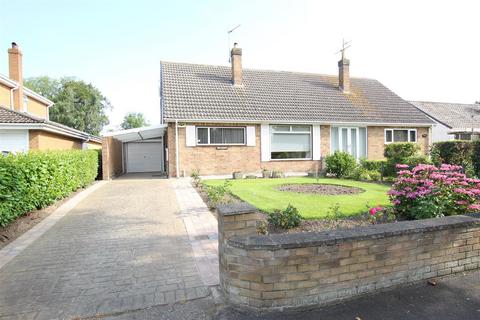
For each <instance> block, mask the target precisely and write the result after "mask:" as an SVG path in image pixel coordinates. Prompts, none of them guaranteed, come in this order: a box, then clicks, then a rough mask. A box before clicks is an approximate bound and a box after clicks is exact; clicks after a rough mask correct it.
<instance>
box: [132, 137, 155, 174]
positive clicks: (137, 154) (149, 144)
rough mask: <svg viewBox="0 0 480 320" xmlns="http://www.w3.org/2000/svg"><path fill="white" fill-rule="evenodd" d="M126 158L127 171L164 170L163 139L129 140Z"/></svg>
mask: <svg viewBox="0 0 480 320" xmlns="http://www.w3.org/2000/svg"><path fill="white" fill-rule="evenodd" d="M125 158H126V159H125V160H126V164H127V165H126V171H127V172H158V171H164V170H163V168H164V165H163V163H164V162H163V143H162V142H161V141H142V142H128V143H126V153H125Z"/></svg>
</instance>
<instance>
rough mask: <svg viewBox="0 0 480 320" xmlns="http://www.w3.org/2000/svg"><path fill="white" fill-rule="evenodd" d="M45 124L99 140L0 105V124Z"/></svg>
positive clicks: (81, 136) (84, 133)
mask: <svg viewBox="0 0 480 320" xmlns="http://www.w3.org/2000/svg"><path fill="white" fill-rule="evenodd" d="M15 123H18V124H46V125H50V126H52V127H55V128H58V129H61V130H63V131H65V132H67V133H70V134H73V135H76V136H78V137H80V138H82V139H90V140H95V141H98V142H100V141H101V140H100V138H99V137H97V136H93V135H90V134H88V133H86V132H83V131H80V130H76V129H73V128H70V127H68V126H66V125H63V124H60V123H57V122H54V121H49V120H45V119H42V118H39V117H36V116H33V115H31V114H27V113H23V112H18V111H14V110H11V109H9V108H7V107H4V106H0V125H1V124H15Z"/></svg>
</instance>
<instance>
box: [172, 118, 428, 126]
mask: <svg viewBox="0 0 480 320" xmlns="http://www.w3.org/2000/svg"><path fill="white" fill-rule="evenodd" d="M165 122H175V123H178V122H189V123H198V122H211V123H257V124H258V123H272V124H275V123H279V124H282V123H285V124H292V123H293V124H296V123H298V124H312V125H313V124H323V125H330V126H335V125H356V126H372V127H385V126H397V127H398V126H402V127H419V126H420V127H431V126H433V125H434V124H435V122H433V121H432V123H400V122H398V123H397V122H394V123H391V122H346V121H344V122H342V121H299V120H293V121H290V120H229V119H174V118H166V119H165Z"/></svg>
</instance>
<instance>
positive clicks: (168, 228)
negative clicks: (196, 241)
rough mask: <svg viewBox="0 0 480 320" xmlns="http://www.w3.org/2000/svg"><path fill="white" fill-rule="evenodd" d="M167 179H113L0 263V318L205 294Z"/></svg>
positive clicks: (63, 315)
mask: <svg viewBox="0 0 480 320" xmlns="http://www.w3.org/2000/svg"><path fill="white" fill-rule="evenodd" d="M173 187H174V186H173V183H172V182H171V181H170V180H165V179H118V180H114V181H111V182H108V183H107V184H105V185H104V186H102V187H101V188H100V189H98V190H97V191H96V192H94V193H92V194H91V195H89V196H88V197H87V198H86V199H84V200H83V201H82V202H80V203H79V204H78V205H77V206H76V207H75V208H74V209H73V210H72V211H70V212H69V213H68V214H67V215H66V216H65V217H63V218H62V219H61V220H59V221H58V222H57V223H56V224H55V225H54V226H53V227H52V228H51V229H49V230H48V231H47V232H46V233H45V234H43V235H42V236H41V237H40V238H39V239H38V240H36V241H35V242H34V243H33V244H31V245H30V246H28V247H27V248H26V249H24V250H23V251H22V252H21V253H20V254H19V255H18V256H16V257H15V258H14V259H13V260H11V261H10V262H9V263H7V264H6V265H5V266H4V267H3V268H1V269H0V319H8V318H12V319H30V318H32V319H69V318H75V317H82V318H83V317H88V316H94V315H97V316H98V315H107V314H110V315H115V314H118V313H121V312H125V311H128V310H137V309H143V308H147V307H150V306H153V305H161V304H171V303H174V302H178V301H185V300H191V299H197V298H201V297H205V296H208V295H209V294H210V290H209V289H208V287H207V286H205V285H204V282H203V281H202V278H201V277H200V275H199V273H198V271H197V267H196V263H195V258H194V256H195V255H194V252H193V250H192V245H191V243H190V241H189V237H188V234H187V231H186V227H185V223H184V217H182V215H180V214H179V212H178V210H179V208H178V203H177V200H176V196H175V191H174V189H173Z"/></svg>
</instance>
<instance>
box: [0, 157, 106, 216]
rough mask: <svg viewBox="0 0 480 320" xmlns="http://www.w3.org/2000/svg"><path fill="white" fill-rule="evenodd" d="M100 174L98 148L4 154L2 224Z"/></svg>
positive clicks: (0, 172) (0, 176) (0, 196)
mask: <svg viewBox="0 0 480 320" xmlns="http://www.w3.org/2000/svg"><path fill="white" fill-rule="evenodd" d="M97 174H98V153H97V151H95V150H68V151H47V152H29V153H25V154H23V153H22V154H17V155H7V156H0V226H5V225H7V224H8V223H9V222H11V221H12V220H14V219H15V218H17V217H18V216H20V215H22V214H24V213H27V212H29V211H32V210H35V209H41V208H44V207H46V206H48V205H51V204H52V203H54V202H55V201H56V200H58V199H61V198H64V197H66V196H68V195H70V194H71V193H72V192H74V191H75V190H77V189H78V188H81V187H85V186H87V185H88V184H90V183H92V182H93V181H94V180H95V178H96V176H97Z"/></svg>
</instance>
